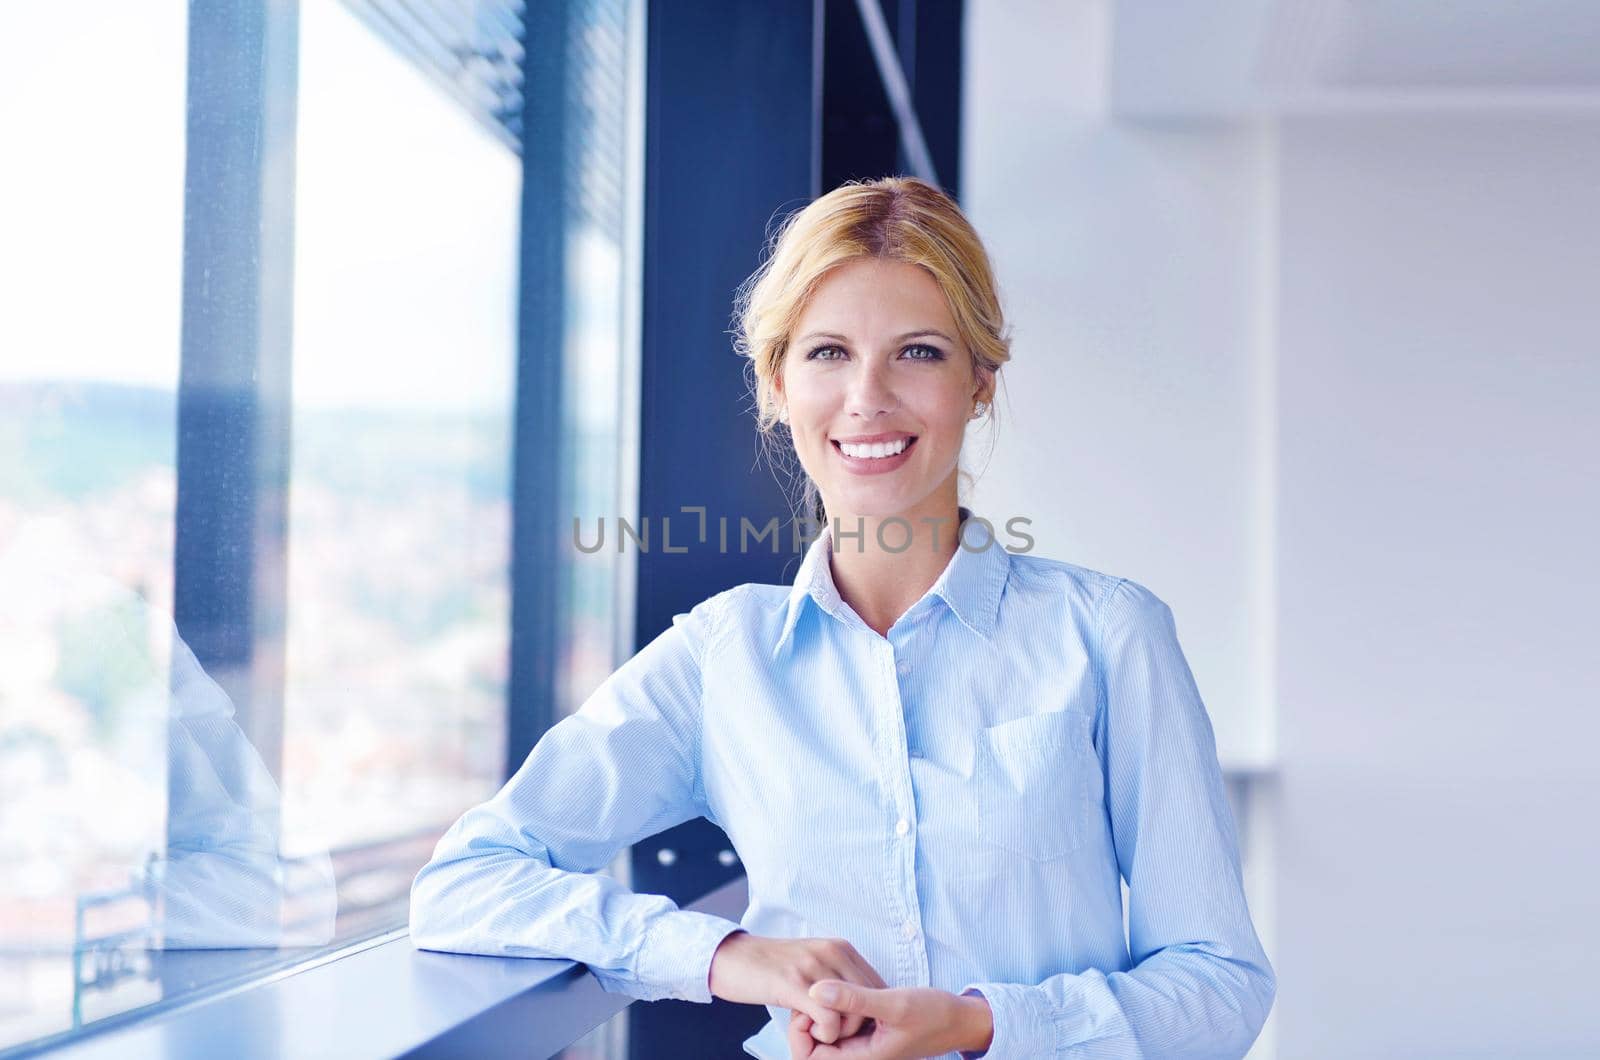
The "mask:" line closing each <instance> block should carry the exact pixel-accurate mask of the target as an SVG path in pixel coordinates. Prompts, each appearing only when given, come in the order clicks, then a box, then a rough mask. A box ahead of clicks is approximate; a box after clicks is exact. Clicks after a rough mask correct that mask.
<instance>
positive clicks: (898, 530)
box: [828, 501, 960, 637]
mask: <svg viewBox="0 0 1600 1060" xmlns="http://www.w3.org/2000/svg"><path fill="white" fill-rule="evenodd" d="M828 529H829V533H830V534H831V535H833V540H832V542H831V544H832V547H831V549H830V550H829V557H828V558H829V562H830V563H831V564H832V566H831V567H830V570H831V571H832V573H833V584H834V587H835V588H836V589H838V591H839V596H840V598H841V599H843V600H844V602H845V603H846V604H848V605H850V608H851V610H853V611H854V612H855V613H856V614H857V615H859V616H860V617H861V620H862V621H863V622H865V623H866V624H867V625H868V627H870V628H871V629H872V630H873V631H875V632H876V633H877V634H878V635H879V636H885V637H886V636H888V634H889V628H890V627H891V626H893V625H894V623H895V622H896V621H897V620H898V619H899V618H900V616H901V615H903V614H905V613H906V611H907V610H908V609H909V608H910V607H911V605H912V604H914V603H916V602H917V601H918V600H920V599H922V596H923V594H925V593H926V592H927V591H928V590H929V589H930V588H931V587H932V586H933V583H934V582H936V581H938V580H939V575H941V574H943V573H944V570H945V568H946V567H948V566H949V565H950V560H951V557H953V556H954V555H955V552H956V549H957V548H958V547H959V544H960V538H959V537H958V536H957V535H958V534H959V531H960V514H959V508H958V506H957V505H956V504H955V503H954V502H953V501H952V502H950V503H949V504H948V505H943V504H941V505H934V506H930V507H926V508H923V509H920V510H918V511H916V512H906V513H902V514H900V515H897V516H867V515H862V516H857V515H839V516H834V515H832V514H830V515H829V517H828ZM902 546H903V547H902Z"/></svg>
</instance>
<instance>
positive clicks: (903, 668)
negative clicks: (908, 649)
mask: <svg viewBox="0 0 1600 1060" xmlns="http://www.w3.org/2000/svg"><path fill="white" fill-rule="evenodd" d="M894 668H895V669H896V670H898V671H899V672H900V676H901V677H904V676H905V675H906V674H908V673H910V672H911V662H910V660H908V659H901V660H900V661H899V662H898V663H895V667H894Z"/></svg>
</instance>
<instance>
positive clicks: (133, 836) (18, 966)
mask: <svg viewBox="0 0 1600 1060" xmlns="http://www.w3.org/2000/svg"><path fill="white" fill-rule="evenodd" d="M186 32H187V23H186V17H185V5H183V4H150V5H143V4H141V5H128V4H120V3H112V2H102V3H92V4H81V3H80V4H71V5H63V4H31V5H11V6H8V7H6V8H5V9H4V11H3V12H0V144H4V145H5V146H4V148H3V151H4V155H5V159H6V161H5V164H4V165H3V166H0V291H3V292H5V294H4V295H3V296H0V299H3V302H4V309H3V310H0V1048H4V1047H5V1046H6V1045H8V1044H12V1043H15V1042H17V1041H20V1040H26V1039H30V1038H33V1037H36V1036H38V1035H41V1034H45V1033H50V1032H53V1031H57V1030H59V1029H61V1027H62V1026H63V1025H67V1024H69V1023H70V1022H71V1021H72V1020H73V1019H74V1018H77V1019H82V1020H89V1019H93V1018H95V1017H96V1016H97V1015H98V1014H100V1013H102V1012H104V1011H105V1010H106V1009H107V1008H115V1007H117V1006H119V1005H125V1004H138V1003H141V1002H142V1001H143V1000H146V999H148V998H149V997H151V996H152V995H153V994H156V993H159V989H158V988H155V987H152V986H151V985H150V984H149V983H148V982H146V981H142V980H139V979H137V978H135V977H128V976H125V975H122V974H121V969H119V968H117V967H97V966H96V964H95V962H93V961H92V960H90V961H84V962H81V963H80V965H79V966H78V967H77V968H76V969H75V968H74V966H73V962H72V961H71V959H70V957H69V956H68V955H69V954H70V952H71V948H72V945H73V942H74V940H75V939H78V938H81V937H83V936H85V935H90V936H96V935H106V934H112V933H116V932H121V931H129V930H135V929H137V928H138V927H140V926H141V925H142V924H143V923H144V922H145V920H146V918H147V916H148V910H147V908H146V907H145V905H144V904H143V903H142V902H140V901H138V900H135V899H132V898H131V896H130V893H129V892H130V890H131V881H132V879H133V877H134V874H135V872H136V871H137V870H138V868H139V866H140V865H141V864H142V863H143V862H144V860H145V859H146V858H147V857H149V856H151V855H157V856H159V854H160V852H161V851H162V850H163V848H164V844H165V827H166V816H167V791H166V771H167V761H166V758H167V741H166V738H165V724H166V722H165V717H164V703H163V702H162V697H161V695H160V693H161V691H162V690H163V689H164V688H165V686H166V680H165V675H166V673H167V671H168V667H169V663H170V646H171V620H170V615H171V613H172V589H173V576H172V552H173V512H174V496H175V490H176V478H175V465H174V453H175V446H176V433H175V422H174V411H175V402H176V392H177V382H178V363H179V323H180V306H181V297H180V295H181V288H182V247H183V240H182V232H183V173H184V91H185V89H184V62H185V55H186ZM69 72H70V73H69ZM111 86H114V90H110V89H111ZM80 916H81V917H82V922H81V923H80V921H79V918H80ZM75 971H76V972H77V974H78V976H79V978H80V979H81V980H82V981H86V982H89V983H91V984H97V985H98V988H99V989H98V990H97V991H80V990H77V989H76V988H75V986H74V983H75V978H74V972H75Z"/></svg>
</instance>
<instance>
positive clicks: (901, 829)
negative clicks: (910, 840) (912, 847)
mask: <svg viewBox="0 0 1600 1060" xmlns="http://www.w3.org/2000/svg"><path fill="white" fill-rule="evenodd" d="M909 831H911V822H910V821H908V820H906V819H905V818H904V817H902V818H900V819H899V820H898V821H896V822H895V823H894V834H895V835H905V834H906V833H907V832H909Z"/></svg>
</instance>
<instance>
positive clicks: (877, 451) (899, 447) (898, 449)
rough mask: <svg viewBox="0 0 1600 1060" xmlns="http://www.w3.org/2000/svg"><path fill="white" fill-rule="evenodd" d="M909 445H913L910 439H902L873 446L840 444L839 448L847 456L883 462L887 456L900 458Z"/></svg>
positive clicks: (851, 443)
mask: <svg viewBox="0 0 1600 1060" xmlns="http://www.w3.org/2000/svg"><path fill="white" fill-rule="evenodd" d="M909 444H911V440H910V439H909V438H900V439H897V440H895V441H892V442H878V443H876V444H873V445H856V444H855V443H853V442H840V443H839V448H840V449H841V450H843V452H844V455H845V456H853V457H856V458H858V459H866V460H882V459H883V458H884V457H886V456H899V455H900V454H901V453H903V452H905V448H906V446H907V445H909Z"/></svg>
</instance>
